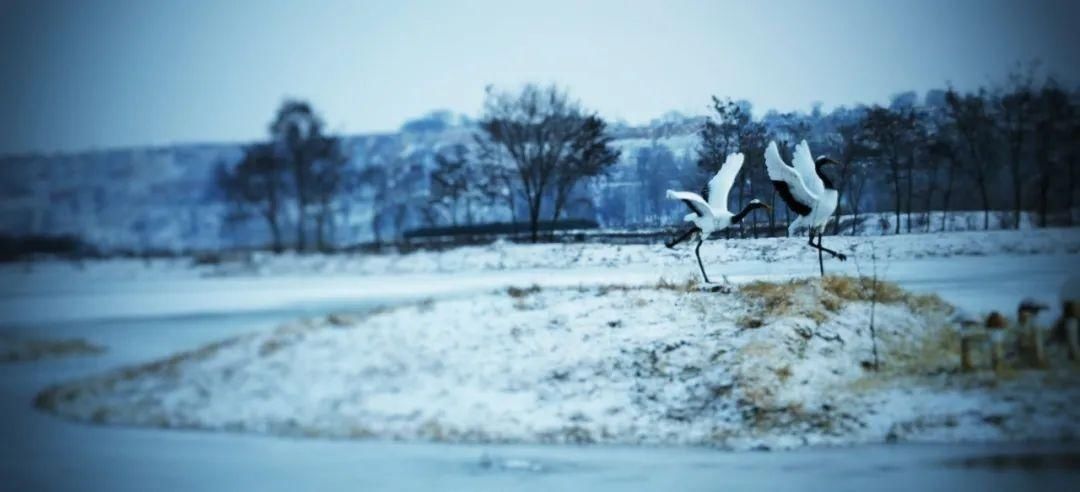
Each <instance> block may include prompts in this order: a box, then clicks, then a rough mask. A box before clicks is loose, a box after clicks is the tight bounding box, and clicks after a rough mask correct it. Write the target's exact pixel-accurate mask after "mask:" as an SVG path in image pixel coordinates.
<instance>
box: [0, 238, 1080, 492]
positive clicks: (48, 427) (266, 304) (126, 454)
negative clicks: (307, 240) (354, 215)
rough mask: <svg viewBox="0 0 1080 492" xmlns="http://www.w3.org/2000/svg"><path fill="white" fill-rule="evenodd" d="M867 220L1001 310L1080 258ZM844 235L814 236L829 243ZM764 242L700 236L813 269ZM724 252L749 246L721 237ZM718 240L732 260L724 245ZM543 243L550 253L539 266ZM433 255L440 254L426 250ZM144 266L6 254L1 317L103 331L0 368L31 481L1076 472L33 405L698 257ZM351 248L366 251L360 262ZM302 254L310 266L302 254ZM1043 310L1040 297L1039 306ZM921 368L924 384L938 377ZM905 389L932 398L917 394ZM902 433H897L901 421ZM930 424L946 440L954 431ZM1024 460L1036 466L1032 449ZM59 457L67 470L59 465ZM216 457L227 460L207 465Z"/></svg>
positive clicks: (979, 456)
mask: <svg viewBox="0 0 1080 492" xmlns="http://www.w3.org/2000/svg"><path fill="white" fill-rule="evenodd" d="M1032 232H1034V233H1035V234H1031V233H1032ZM1017 234H1020V236H1017ZM1046 234H1048V235H1049V236H1047V235H1046ZM950 236H951V237H950ZM880 239H882V240H883V241H885V242H884V243H875V244H877V245H878V246H875V247H874V248H873V249H874V251H875V253H876V254H875V256H878V261H877V265H878V270H879V273H880V274H882V276H883V277H884V278H885V279H887V280H890V281H894V282H897V283H899V284H901V285H902V286H904V287H905V288H908V289H910V290H913V291H916V292H921V293H937V294H939V295H940V296H941V297H942V298H943V299H945V300H946V301H948V302H950V303H953V304H956V305H958V306H960V307H962V308H964V309H966V310H969V311H974V312H985V311H988V310H990V309H1000V310H1003V311H1005V312H1007V313H1008V312H1011V311H1012V309H1014V306H1015V304H1016V302H1017V301H1018V300H1019V299H1020V298H1022V297H1025V296H1035V297H1038V298H1040V299H1042V300H1044V301H1047V302H1053V303H1055V304H1056V302H1057V299H1056V298H1057V289H1058V287H1059V286H1060V285H1061V284H1062V282H1063V281H1064V280H1065V278H1066V277H1067V276H1069V275H1070V274H1071V275H1076V274H1080V271H1078V265H1080V261H1078V260H1080V255H1078V254H1077V243H1078V240H1077V233H1076V232H1073V231H1068V230H1059V231H1024V232H1022V233H1015V232H1012V233H1008V232H1006V233H968V234H954V235H949V236H938V235H932V236H925V237H923V236H905V237H904V238H903V239H905V240H911V241H914V243H915V244H910V245H907V246H905V245H904V244H902V243H903V241H901V242H899V243H896V245H895V246H894V247H892V251H894V252H901V251H908V252H909V253H905V254H899V253H897V254H896V255H895V256H889V255H885V254H883V253H882V251H883V250H888V248H886V247H884V246H882V245H887V243H888V242H889V241H891V240H892V238H889V237H885V238H880ZM839 240H840V238H832V237H829V238H826V245H833V244H834V241H839ZM774 241H777V243H776V249H777V250H778V251H781V250H782V251H788V253H785V254H787V255H788V256H787V258H789V261H766V260H759V259H754V258H753V251H750V249H751V248H745V249H744V248H743V246H742V244H743V243H749V242H746V241H731V242H723V241H720V242H715V243H710V244H709V245H707V246H705V247H704V248H703V253H705V255H706V260H707V261H709V263H708V267H709V269H710V273H714V274H715V275H718V274H719V273H721V272H723V273H726V274H727V276H728V278H729V279H730V280H731V281H732V282H735V283H739V284H742V283H746V282H749V281H752V280H757V279H765V280H783V279H788V278H792V277H811V276H814V275H816V271H817V266H816V257H815V256H814V255H811V254H809V253H810V252H809V250H807V251H801V250H800V249H802V248H805V246H804V243H803V241H804V240H802V241H800V240H797V239H790V240H774ZM783 241H789V242H790V244H791V246H787V245H785V244H784V243H783ZM751 242H752V241H751ZM919 243H926V244H931V245H933V244H935V243H938V244H939V245H940V246H941V247H942V248H944V249H940V248H937V247H936V246H929V247H927V248H924V249H923V250H921V251H914V249H915V248H917V247H918V246H916V244H919ZM766 246H768V245H766ZM879 246H881V247H879ZM844 247H848V246H844ZM861 247H862V246H860V248H861ZM500 248H501V252H500ZM589 248H597V249H595V250H594V249H589ZM582 249H585V253H589V255H588V256H586V255H582V256H580V257H579V258H597V260H590V261H591V263H584V262H581V261H580V260H579V261H577V262H574V261H570V260H562V261H563V262H562V263H559V261H560V258H566V257H567V256H566V255H569V254H571V253H574V252H576V251H580V250H582ZM605 249H606V250H607V251H606V252H605V251H604V250H605ZM489 250H490V252H489ZM729 251H733V253H729ZM737 251H742V252H740V253H734V252H737ZM942 251H953V253H949V254H942ZM593 252H595V254H593ZM495 254H505V255H506V256H507V257H509V258H513V259H516V260H521V261H522V262H523V264H512V263H505V264H504V267H503V269H501V270H500V269H497V268H486V267H474V268H460V269H454V268H452V267H453V265H455V264H457V265H467V264H477V263H478V264H481V265H483V264H484V262H481V261H479V260H482V259H483V258H484V255H495ZM660 255H668V256H667V257H664V256H660ZM739 255H741V256H739ZM572 257H573V256H570V258H572ZM721 258H732V259H739V260H740V261H738V262H730V263H724V262H721V261H719V260H720V259H721ZM772 258H773V257H767V258H766V259H772ZM775 258H779V256H775ZM627 259H629V261H627ZM811 260H814V261H811ZM544 261H553V262H554V263H553V264H552V265H551V266H549V267H545V265H544V263H543V262H544ZM826 261H827V263H826V268H827V270H828V271H829V272H836V273H846V274H856V273H858V272H860V271H861V272H863V273H869V270H870V269H871V268H872V264H873V263H874V262H873V261H870V259H869V253H867V254H866V255H863V256H856V257H854V258H853V259H852V260H849V261H848V262H846V263H838V262H835V261H830V260H826ZM439 264H442V265H444V268H442V269H439V268H433V267H431V265H439ZM149 265H150V266H149V267H147V266H145V265H144V264H143V263H141V262H127V261H113V262H101V263H87V264H85V265H84V266H83V267H82V268H81V269H80V268H78V267H73V266H72V265H71V264H69V263H59V262H52V263H36V264H29V265H28V264H22V265H15V266H11V265H9V266H4V267H2V268H0V331H3V332H5V333H18V334H23V335H33V336H36V337H41V338H84V339H86V340H87V341H89V342H90V343H94V344H98V345H102V346H104V347H107V349H108V351H107V352H105V353H104V354H102V355H101V356H98V357H88V358H72V359H55V360H45V361H39V362H32V363H17V364H9V365H7V366H6V367H5V368H4V369H5V378H4V379H3V381H0V390H2V392H3V395H2V396H3V398H0V416H2V417H3V419H4V421H5V422H6V423H7V424H10V425H9V426H8V428H9V429H11V430H13V436H12V437H11V438H10V439H8V440H7V442H8V443H9V444H10V446H7V447H5V451H4V453H3V456H2V457H3V460H0V461H2V462H3V464H2V465H3V466H2V468H0V475H3V476H4V478H5V479H6V483H9V484H15V486H16V487H17V488H24V489H63V490H72V489H97V488H102V487H104V488H108V489H113V490H121V489H126V490H141V489H144V488H146V487H147V486H149V484H154V485H158V486H160V485H161V484H165V485H164V486H165V487H167V488H174V489H210V488H216V489H222V490H234V489H237V488H260V489H282V488H292V486H293V485H294V484H295V483H296V481H297V480H303V481H304V483H309V484H315V485H316V486H317V488H335V489H337V488H375V489H397V490H429V489H431V488H433V487H437V486H445V487H448V488H451V489H455V488H456V489H470V490H502V489H505V488H507V487H516V488H525V489H536V490H540V489H544V490H550V489H552V488H556V489H566V488H567V487H576V488H587V489H590V490H602V489H619V490H622V489H638V490H658V489H670V488H671V486H672V484H677V485H678V487H677V488H679V489H682V490H710V489H715V487H716V486H717V484H725V485H730V486H732V487H734V488H740V486H741V487H742V488H755V489H762V488H768V489H779V490H782V489H788V490H801V489H808V488H809V489H815V488H817V489H820V488H822V487H824V486H826V484H828V485H829V486H835V485H837V484H839V486H840V488H847V489H852V490H854V489H866V488H867V487H877V488H879V489H880V488H882V487H884V489H894V490H905V489H911V488H919V487H942V486H943V485H942V484H948V485H949V487H950V488H961V489H963V488H971V489H981V488H985V487H988V486H993V487H997V488H1000V489H1007V490H1024V489H1028V488H1030V486H1032V484H1033V483H1035V482H1039V483H1065V482H1064V481H1067V480H1070V479H1075V478H1076V477H1075V473H1076V472H1075V468H1074V467H1073V466H1072V465H1069V463H1075V456H1076V452H1077V450H1076V448H1075V445H1074V444H1073V445H1070V444H1065V445H1063V447H1062V446H1056V447H1055V446H1050V447H1047V446H1045V445H1040V446H1035V447H1032V446H1030V445H1008V446H1006V445H989V446H987V445H964V446H960V445H947V446H921V445H899V446H890V447H866V446H860V447H856V448H842V449H832V450H821V449H813V450H807V451H798V452H785V453H769V454H761V453H751V454H745V453H719V452H716V451H715V450H694V449H672V448H663V447H660V448H652V447H645V448H610V447H604V446H599V447H584V448H582V447H566V446H554V447H544V446H541V447H534V446H520V445H513V446H511V445H501V446H491V445H460V444H459V445H431V444H422V445H421V444H410V445H398V444H390V443H386V442H382V441H366V440H365V441H350V442H338V441H318V440H316V441H307V440H292V439H286V440H281V439H275V438H265V437H260V436H249V435H241V434H235V433H226V434H221V435H218V434H210V433H203V432H194V433H192V432H185V431H178V430H167V431H166V430H155V429H125V428H116V427H98V426H84V425H77V424H72V423H70V422H67V421H64V420H61V419H56V418H54V417H51V416H48V415H45V414H42V413H40V412H35V411H33V410H32V409H31V406H30V403H29V402H30V401H31V400H32V399H33V397H34V395H35V394H37V393H38V392H39V391H40V390H41V389H43V388H44V387H46V386H49V385H52V384H62V383H67V382H71V381H74V380H79V379H83V378H86V377H91V376H94V375H99V374H104V373H108V372H110V371H113V370H115V369H117V368H120V367H126V366H134V365H138V364H140V363H143V362H147V361H150V360H154V359H158V358H164V357H168V356H169V355H170V354H174V353H177V352H181V351H185V350H193V349H196V348H197V347H199V346H201V345H204V344H206V343H210V342H213V341H215V340H221V339H225V338H228V337H231V336H235V335H238V334H243V333H254V335H251V337H258V336H270V335H269V330H272V329H273V328H274V327H276V326H278V325H279V324H281V323H282V322H286V321H288V320H290V319H295V318H297V317H307V318H316V319H325V313H327V312H336V311H355V314H354V315H356V316H360V315H361V314H360V313H361V312H362V311H364V310H367V309H370V308H371V307H372V306H373V305H385V304H386V303H396V302H401V301H406V302H416V301H417V300H421V299H425V298H433V299H435V302H434V303H432V304H430V307H431V308H433V309H437V308H438V307H439V306H446V305H452V303H455V302H456V303H463V302H464V303H466V305H467V304H468V303H467V302H466V300H467V299H469V298H470V297H472V296H476V295H488V293H491V292H494V291H497V292H498V294H497V295H498V296H501V297H500V298H502V299H504V300H506V299H509V298H508V297H507V296H506V294H505V288H506V287H507V286H508V285H517V286H529V285H532V284H538V285H541V286H543V287H544V291H543V292H544V294H542V295H561V294H557V293H558V292H561V291H558V290H557V289H558V288H560V287H577V286H579V285H583V284H584V285H586V288H587V289H588V288H590V287H588V286H589V285H596V284H612V283H620V284H627V285H655V284H656V282H657V280H658V279H659V278H660V277H664V278H668V279H674V280H682V279H686V278H690V277H692V276H694V275H696V271H697V266H696V263H695V262H694V260H693V256H692V252H691V251H688V250H686V249H681V250H679V251H676V252H673V253H672V252H668V251H666V250H664V249H662V248H646V247H625V246H624V247H621V248H619V247H607V248H603V247H596V246H589V247H582V246H577V245H572V246H565V247H559V246H536V247H532V246H510V245H497V246H495V247H491V248H469V249H465V250H457V251H451V252H447V253H446V254H443V255H435V254H431V253H419V254H416V255H406V256H404V257H400V258H397V257H392V256H387V257H377V258H370V259H363V258H360V257H345V256H342V257H329V258H328V257H318V256H314V257H303V258H296V257H284V258H272V259H259V260H258V261H257V262H253V263H252V264H251V265H244V264H240V266H239V267H238V266H237V264H233V265H222V266H204V267H200V268H194V269H193V268H189V262H186V261H179V262H165V261H155V262H151V263H150V264H149ZM252 265H254V266H255V267H256V268H253V267H252ZM362 265H371V266H370V267H368V268H360V266H362ZM378 265H382V266H378ZM424 265H427V266H424ZM377 266H378V267H377ZM308 267H313V269H311V270H308V271H305V268H308ZM560 267H563V268H560ZM439 270H442V271H439ZM492 295H496V294H492ZM710 295H715V294H710ZM552 300H557V299H554V298H553V299H552ZM508 302H509V301H508ZM443 303H450V304H443ZM404 309H415V308H404ZM402 312H405V311H402ZM514 312H515V313H516V309H515V311H514ZM386 315H387V316H393V315H394V312H393V311H391V312H389V313H386ZM521 315H522V316H524V315H525V313H522V314H521ZM398 316H400V314H398ZM1053 316H1054V313H1050V314H1049V316H1048V317H1053ZM604 326H606V324H605V325H604ZM596 328H600V326H597V327H596ZM358 329H361V328H358ZM702 333H705V330H698V331H695V332H693V333H687V334H685V335H684V336H685V337H686V338H688V339H694V340H701V339H702V338H703V335H702ZM454 340H456V339H450V340H448V342H452V341H454ZM681 350H685V349H681ZM677 352H678V350H676V353H677ZM283 353H284V352H283ZM923 382H924V383H926V384H935V383H934V381H933V380H932V378H931V379H929V380H924V381H923ZM1008 382H1009V381H1006V383H1008ZM867 386H868V387H869V389H871V390H873V391H872V392H871V393H872V394H873V395H877V396H875V398H885V399H887V400H890V401H893V400H897V399H899V398H900V397H899V396H893V395H891V394H890V392H892V391H897V392H907V393H910V394H909V395H906V397H908V398H913V399H919V398H921V397H923V396H925V395H922V393H921V392H920V391H917V390H914V389H912V387H905V386H904V385H902V384H901V385H899V386H895V385H890V384H889V383H881V382H874V381H869V382H867ZM943 390H944V392H951V395H952V396H950V397H949V398H946V399H941V400H934V401H936V402H947V403H948V404H949V405H950V407H952V408H954V409H955V408H961V407H965V408H971V407H974V406H978V405H980V404H982V403H984V402H985V400H982V399H979V398H968V397H967V396H965V395H969V394H970V392H971V391H975V392H976V393H977V392H979V391H980V389H979V388H978V387H975V388H968V389H964V388H956V387H955V386H949V387H945V388H943ZM1006 391H1007V388H1006ZM1002 394H1003V395H1005V396H1006V397H1008V395H1007V394H1005V393H1002ZM1017 401H1022V400H1017ZM871 403H874V402H871ZM874 404H879V403H874ZM913 408H918V409H919V410H922V411H923V413H927V414H933V412H932V410H933V408H932V407H929V406H922V407H913ZM1002 411H1003V412H1010V411H1011V410H1010V409H1008V408H1005V409H1004V410H1002ZM970 415H976V414H975V413H971V414H970ZM994 421H999V422H1006V426H1008V425H1013V424H1009V423H1007V422H1008V421H1007V420H1005V421H1002V420H999V419H997V418H994V417H992V418H991V419H990V421H989V422H986V423H992V422H994ZM954 422H955V423H956V424H957V427H959V428H961V429H964V428H970V427H971V425H979V424H977V423H976V422H969V421H966V420H964V419H963V418H961V419H959V420H956V421H954ZM1018 422H1019V421H1018ZM928 423H929V424H930V425H927V426H924V427H923V428H925V429H932V428H941V424H942V422H937V423H935V422H934V421H933V420H932V419H931V420H930V421H929V422H928ZM943 423H944V425H945V428H946V429H948V428H949V425H950V424H951V423H950V421H949V420H945V421H943ZM1014 424H1015V422H1014ZM868 425H876V424H875V423H873V422H871V423H870V424H868ZM910 428H911V429H918V428H919V427H917V426H916V427H910ZM986 428H987V429H991V430H992V429H993V427H992V426H991V427H986ZM907 429H908V428H907V427H905V428H900V429H899V431H906V430H907ZM896 437H897V438H898V439H900V440H901V441H903V439H904V437H905V435H904V434H903V433H900V434H898V435H897V436H896ZM914 437H918V436H917V435H916V436H914ZM928 437H930V438H933V439H941V440H948V439H952V438H953V437H956V436H947V435H945V436H928ZM989 437H991V438H994V439H997V438H998V436H994V435H993V434H990V435H989ZM485 456H487V458H485ZM1030 463H1034V465H1032V466H1034V467H1035V468H1036V471H1032V470H1031V469H1030V468H1026V466H1027V465H1025V464H1030ZM58 465H59V466H62V467H63V468H64V469H66V470H71V471H72V474H69V475H63V476H61V475H60V474H57V473H56V471H55V470H56V466H58ZM519 465H522V466H519ZM984 465H986V466H984ZM537 469H538V470H539V471H532V470H537ZM223 475H228V476H231V477H235V478H234V479H233V480H228V481H222V480H219V479H218V478H215V477H221V476H223ZM64 477H69V478H64ZM1033 480H1034V481H1035V482H1033Z"/></svg>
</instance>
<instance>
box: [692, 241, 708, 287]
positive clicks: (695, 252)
mask: <svg viewBox="0 0 1080 492" xmlns="http://www.w3.org/2000/svg"><path fill="white" fill-rule="evenodd" d="M704 242H705V240H704V239H701V238H698V242H697V247H696V248H694V256H697V265H698V268H701V276H702V277H705V283H707V284H709V283H712V282H709V275H708V274H707V273H705V264H704V263H702V262H701V244H702V243H704Z"/></svg>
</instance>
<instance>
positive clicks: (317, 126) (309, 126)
mask: <svg viewBox="0 0 1080 492" xmlns="http://www.w3.org/2000/svg"><path fill="white" fill-rule="evenodd" d="M322 127H323V122H322V120H321V119H320V118H319V117H318V116H317V115H316V114H315V111H314V110H313V109H312V107H311V105H310V104H308V103H307V102H304V101H296V100H287V101H285V102H284V103H283V104H282V105H281V107H280V108H278V111H277V115H276V116H275V118H274V121H273V122H271V124H270V134H271V135H273V137H274V144H275V147H276V149H277V151H278V153H279V154H280V155H281V156H282V157H283V158H284V159H286V160H287V161H288V163H289V169H290V171H291V174H292V181H293V187H294V191H295V199H296V248H297V250H299V251H303V250H305V249H306V248H307V218H308V213H309V210H308V205H309V204H311V202H312V195H313V193H312V187H313V183H312V179H313V177H312V176H313V173H314V170H313V168H314V167H315V165H316V163H317V162H318V161H319V160H320V159H322V158H324V157H325V152H327V151H328V147H327V146H326V145H325V142H324V141H323V139H322Z"/></svg>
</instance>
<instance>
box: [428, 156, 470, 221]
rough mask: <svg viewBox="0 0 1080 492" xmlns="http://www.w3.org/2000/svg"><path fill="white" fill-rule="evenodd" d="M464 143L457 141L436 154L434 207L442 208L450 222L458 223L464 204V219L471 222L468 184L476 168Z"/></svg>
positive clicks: (432, 185) (432, 193) (432, 195)
mask: <svg viewBox="0 0 1080 492" xmlns="http://www.w3.org/2000/svg"><path fill="white" fill-rule="evenodd" d="M466 153H467V150H466V148H465V146H464V145H460V144H458V145H454V146H451V147H450V148H449V149H444V150H443V151H441V152H439V153H437V154H436V155H435V168H434V169H433V170H432V171H431V198H430V200H429V203H430V204H431V206H432V207H435V208H436V209H438V210H440V211H442V213H443V215H444V216H445V217H446V218H447V219H448V221H449V222H450V224H451V225H454V226H456V225H458V217H460V216H461V215H462V214H461V213H460V208H461V206H462V205H464V206H465V214H464V215H465V221H466V223H468V224H471V223H472V213H471V210H470V209H469V203H468V201H469V196H468V193H469V187H470V186H471V185H472V183H471V181H472V173H471V171H472V170H473V168H471V167H470V166H469V161H468V158H467V156H466Z"/></svg>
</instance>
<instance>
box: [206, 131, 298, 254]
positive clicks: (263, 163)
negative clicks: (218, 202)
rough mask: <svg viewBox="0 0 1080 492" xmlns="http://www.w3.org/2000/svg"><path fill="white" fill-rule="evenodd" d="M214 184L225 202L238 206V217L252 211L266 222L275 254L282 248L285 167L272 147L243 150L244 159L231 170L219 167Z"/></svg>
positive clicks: (253, 146)
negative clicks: (222, 194)
mask: <svg viewBox="0 0 1080 492" xmlns="http://www.w3.org/2000/svg"><path fill="white" fill-rule="evenodd" d="M215 182H216V185H217V187H218V189H220V190H222V192H223V193H224V197H225V199H226V201H228V202H229V203H231V204H232V205H233V206H234V207H237V211H238V212H240V214H241V216H246V215H247V213H248V212H249V211H250V210H254V211H255V213H257V214H258V215H259V216H260V217H262V218H263V219H265V220H266V225H267V226H268V228H269V229H270V238H271V242H272V247H273V250H274V252H277V253H280V252H281V251H283V250H284V249H285V245H284V243H283V241H282V237H281V212H282V208H283V204H284V195H285V167H284V163H283V162H282V161H281V160H280V159H278V158H277V157H276V156H275V154H274V150H273V148H272V147H271V146H269V145H266V144H255V145H250V146H248V147H246V148H245V149H244V157H243V159H242V160H241V161H240V163H239V164H237V165H236V166H235V167H233V168H232V169H229V168H228V167H227V166H225V165H224V164H219V165H218V167H217V169H216V170H215Z"/></svg>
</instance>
